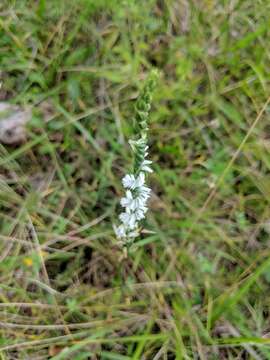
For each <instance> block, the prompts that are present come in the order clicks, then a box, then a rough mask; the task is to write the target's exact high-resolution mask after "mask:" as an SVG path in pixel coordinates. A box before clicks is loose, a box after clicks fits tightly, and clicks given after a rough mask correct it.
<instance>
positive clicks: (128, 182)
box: [122, 172, 145, 190]
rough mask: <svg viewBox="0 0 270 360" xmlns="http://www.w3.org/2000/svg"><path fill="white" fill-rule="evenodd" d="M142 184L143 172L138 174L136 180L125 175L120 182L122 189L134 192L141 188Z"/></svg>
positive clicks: (132, 176) (143, 179) (131, 176)
mask: <svg viewBox="0 0 270 360" xmlns="http://www.w3.org/2000/svg"><path fill="white" fill-rule="evenodd" d="M144 182H145V175H144V173H143V172H140V174H139V176H138V177H137V178H135V176H134V175H133V174H131V175H129V174H128V175H125V177H124V178H123V180H122V183H123V186H124V188H126V189H131V190H135V189H136V188H139V187H141V186H143V184H144Z"/></svg>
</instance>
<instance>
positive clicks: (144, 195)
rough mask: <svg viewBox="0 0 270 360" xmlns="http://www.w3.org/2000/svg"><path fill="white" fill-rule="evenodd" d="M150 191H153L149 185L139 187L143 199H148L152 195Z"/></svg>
mask: <svg viewBox="0 0 270 360" xmlns="http://www.w3.org/2000/svg"><path fill="white" fill-rule="evenodd" d="M150 193H151V189H150V188H148V187H147V186H141V187H140V188H139V196H140V197H141V198H142V199H146V200H147V199H148V198H149V197H150Z"/></svg>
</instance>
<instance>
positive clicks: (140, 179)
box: [136, 172, 145, 187]
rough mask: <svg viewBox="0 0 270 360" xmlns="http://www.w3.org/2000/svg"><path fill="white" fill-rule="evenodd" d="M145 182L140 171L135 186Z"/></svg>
mask: <svg viewBox="0 0 270 360" xmlns="http://www.w3.org/2000/svg"><path fill="white" fill-rule="evenodd" d="M144 182H145V175H144V173H143V172H140V174H139V176H138V177H137V179H136V187H141V186H142V185H143V184H144Z"/></svg>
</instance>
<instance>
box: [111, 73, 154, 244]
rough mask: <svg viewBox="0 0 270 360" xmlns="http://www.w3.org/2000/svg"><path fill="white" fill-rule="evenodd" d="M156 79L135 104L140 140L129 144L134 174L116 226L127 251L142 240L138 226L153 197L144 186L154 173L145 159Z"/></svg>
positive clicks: (126, 183) (128, 177)
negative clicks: (150, 173) (148, 177)
mask: <svg viewBox="0 0 270 360" xmlns="http://www.w3.org/2000/svg"><path fill="white" fill-rule="evenodd" d="M156 76H157V74H156V73H155V72H153V73H152V74H151V76H150V77H149V78H148V80H147V82H146V84H145V86H144V88H143V90H142V92H141V93H140V95H139V97H138V99H137V101H136V105H135V121H136V123H137V128H138V130H139V134H138V138H137V140H130V141H129V143H130V145H131V148H132V150H133V152H134V169H133V173H131V174H127V175H125V176H124V178H123V179H122V183H123V186H124V188H125V189H126V193H125V196H124V197H123V198H122V199H121V200H120V203H121V206H122V207H123V208H124V211H123V212H122V213H121V214H120V215H119V219H120V221H121V224H120V225H119V226H118V227H116V226H114V231H115V234H116V236H117V238H118V239H119V240H120V243H121V244H122V245H124V246H127V247H129V246H130V245H131V244H132V243H133V241H134V238H136V237H137V236H139V233H140V227H139V222H140V221H141V220H142V219H144V218H145V214H146V212H147V210H148V208H147V200H148V199H149V197H150V193H151V189H150V188H148V187H147V186H145V175H146V173H148V172H153V170H152V169H151V167H150V166H149V165H151V164H152V161H150V160H147V159H146V157H147V156H148V149H149V146H148V145H147V131H148V124H147V120H148V116H149V110H150V107H151V99H152V92H153V89H154V84H155V78H156Z"/></svg>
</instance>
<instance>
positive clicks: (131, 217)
mask: <svg viewBox="0 0 270 360" xmlns="http://www.w3.org/2000/svg"><path fill="white" fill-rule="evenodd" d="M119 219H120V220H121V221H122V223H123V224H124V225H125V226H126V227H127V228H128V229H131V230H132V229H134V228H135V227H136V226H137V223H136V216H135V214H134V213H128V212H124V213H121V214H120V215H119Z"/></svg>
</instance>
